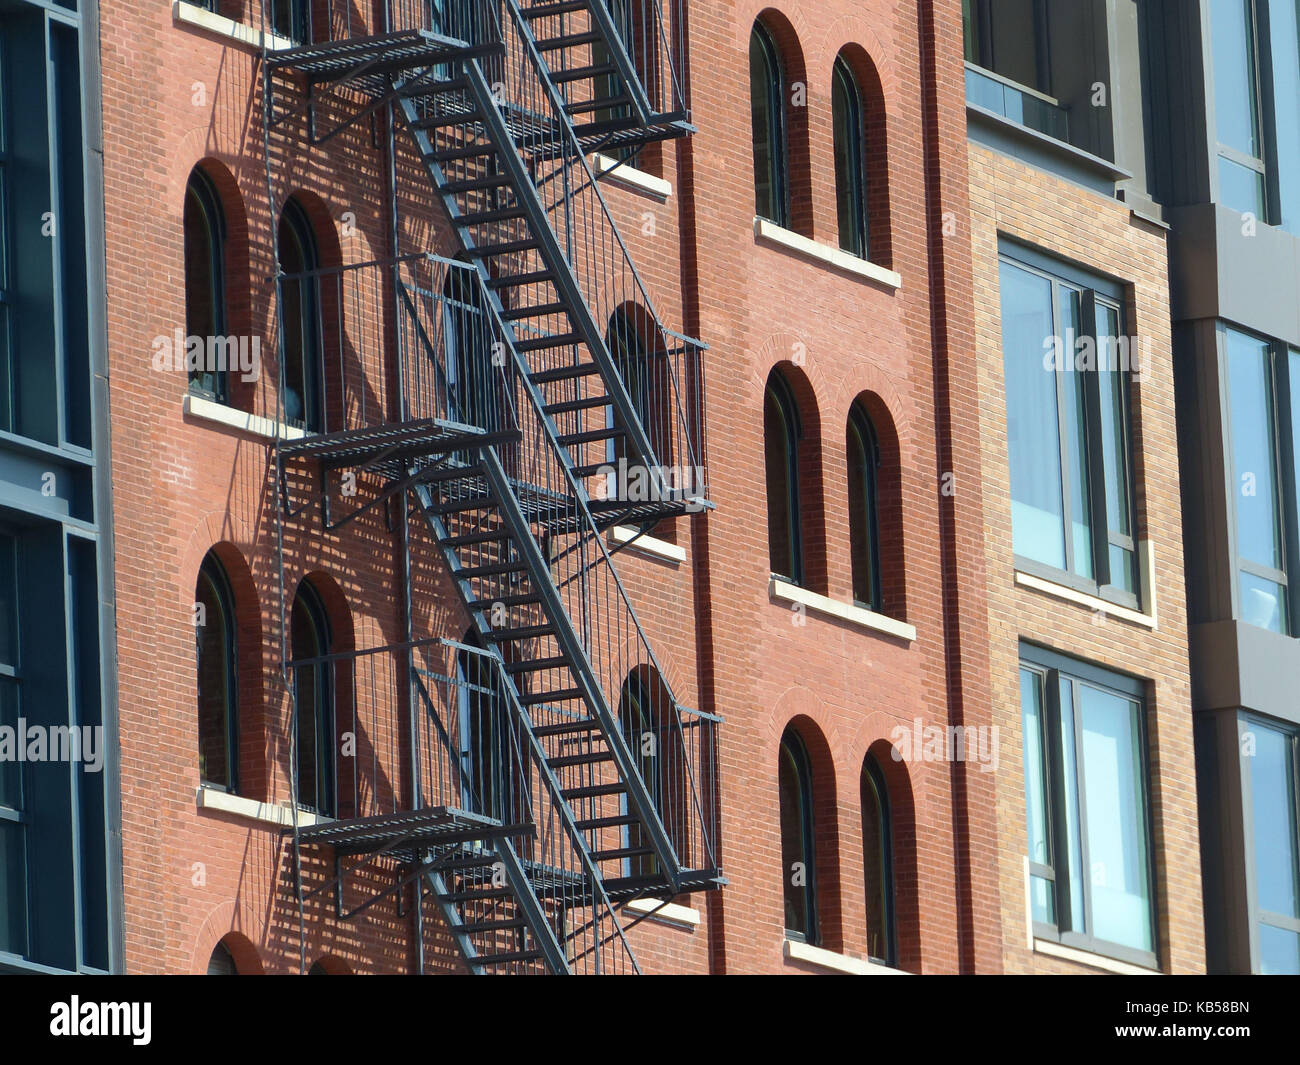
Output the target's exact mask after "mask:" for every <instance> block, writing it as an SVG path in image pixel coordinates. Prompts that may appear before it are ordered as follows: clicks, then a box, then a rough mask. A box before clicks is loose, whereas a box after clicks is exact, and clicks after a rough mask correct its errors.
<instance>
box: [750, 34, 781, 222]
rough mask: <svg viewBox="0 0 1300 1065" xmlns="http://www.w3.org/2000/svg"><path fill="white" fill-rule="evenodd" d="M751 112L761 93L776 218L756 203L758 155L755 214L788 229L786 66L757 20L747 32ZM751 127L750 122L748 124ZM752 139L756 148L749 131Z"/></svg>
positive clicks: (756, 182)
mask: <svg viewBox="0 0 1300 1065" xmlns="http://www.w3.org/2000/svg"><path fill="white" fill-rule="evenodd" d="M755 44H757V46H758V48H759V50H760V51H761V53H762V61H763V64H764V69H765V74H764V78H763V84H762V85H761V86H759V85H756V84H755V78H754V69H753V66H754V64H753V52H754V46H755ZM749 51H750V76H749V92H750V110H751V115H752V112H753V111H754V109H755V105H756V103H757V102H758V101H757V98H756V95H755V94H756V93H757V92H758V91H760V90H761V91H762V93H763V98H764V101H765V106H766V109H767V115H766V122H767V143H768V165H767V171H768V172H767V175H766V178H767V181H768V182H769V184H770V188H771V200H772V204H773V206H774V207H775V210H774V211H772V212H771V214H775V215H778V216H779V217H776V218H771V217H769V216H768V214H765V213H764V212H763V211H762V210H761V207H762V205H761V204H760V203H759V202H758V195H759V187H758V179H759V159H758V155H757V153H755V156H754V213H755V214H756V215H758V216H759V217H760V218H763V219H766V220H767V221H769V222H772V223H774V224H775V225H778V226H781V227H782V228H783V229H789V228H790V169H789V168H790V145H789V140H788V136H787V128H786V118H785V86H786V74H785V64H784V63H782V62H781V51H780V49H779V48H778V47H777V45H776V41H775V39H774V38H773V37H772V32H771V30H769V29H768V28H767V27H766V26H765V25H763V23H762V21H761V20H760V21H756V22H755V23H754V26H753V29H751V30H750V44H749ZM751 126H752V121H751ZM751 133H753V134H754V135H755V136H754V143H755V145H757V143H758V138H757V131H756V130H755V129H753V128H751Z"/></svg>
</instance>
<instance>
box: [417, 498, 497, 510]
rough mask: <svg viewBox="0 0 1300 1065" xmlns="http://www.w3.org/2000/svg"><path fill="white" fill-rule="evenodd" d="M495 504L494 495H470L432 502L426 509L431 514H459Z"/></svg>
mask: <svg viewBox="0 0 1300 1065" xmlns="http://www.w3.org/2000/svg"><path fill="white" fill-rule="evenodd" d="M495 504H496V500H495V499H494V498H493V497H492V496H470V497H468V498H466V499H453V500H451V501H450V502H448V503H430V504H429V505H428V506H427V507H425V508H424V509H425V512H426V513H429V514H459V513H461V512H462V511H465V510H483V509H484V508H486V507H490V506H494V505H495Z"/></svg>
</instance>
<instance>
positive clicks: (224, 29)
mask: <svg viewBox="0 0 1300 1065" xmlns="http://www.w3.org/2000/svg"><path fill="white" fill-rule="evenodd" d="M172 21H173V22H179V23H180V24H181V25H184V26H192V27H194V28H195V29H196V30H203V31H204V32H205V33H210V34H212V35H213V36H215V37H224V38H225V39H226V40H228V41H232V42H233V43H235V44H239V45H243V46H244V47H246V48H256V49H257V50H258V51H261V50H262V48H263V47H265V48H266V49H267V50H268V51H272V52H281V51H284V50H285V49H286V48H294V47H296V45H295V43H294V42H293V41H291V40H290V39H289V38H288V37H281V36H279V35H278V34H275V33H263V32H262V31H261V30H255V29H253V27H252V26H245V25H244V24H243V23H242V22H236V21H235V20H234V19H232V18H227V17H226V16H225V15H218V14H215V13H214V12H211V11H208V10H207V9H205V8H202V7H199V6H198V5H197V4H187V3H186V2H185V0H175V3H173V4H172Z"/></svg>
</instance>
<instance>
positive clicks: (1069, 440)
mask: <svg viewBox="0 0 1300 1065" xmlns="http://www.w3.org/2000/svg"><path fill="white" fill-rule="evenodd" d="M1058 292H1059V293H1060V319H1059V321H1060V328H1061V336H1062V338H1063V339H1064V342H1065V350H1066V351H1067V352H1073V351H1074V350H1075V339H1076V338H1077V337H1078V336H1079V335H1080V334H1081V333H1082V332H1083V313H1082V308H1081V306H1080V304H1081V300H1082V294H1081V293H1080V292H1079V291H1078V290H1077V289H1072V288H1067V287H1066V286H1064V285H1061V286H1059V288H1058ZM1069 365H1071V366H1072V365H1073V358H1071V360H1070V363H1069ZM1061 380H1062V383H1063V384H1064V386H1065V446H1066V448H1067V452H1068V458H1067V462H1066V466H1067V467H1068V471H1069V477H1070V539H1071V546H1072V547H1073V550H1074V572H1075V573H1077V574H1079V575H1080V576H1081V577H1092V576H1093V573H1094V569H1093V558H1092V526H1091V524H1090V522H1089V515H1090V514H1091V508H1092V490H1091V486H1090V484H1089V479H1088V431H1087V425H1088V414H1087V407H1086V404H1085V392H1086V389H1085V384H1086V377H1085V376H1084V374H1082V373H1080V372H1078V371H1077V370H1075V371H1072V372H1071V371H1067V372H1065V373H1063V374H1061Z"/></svg>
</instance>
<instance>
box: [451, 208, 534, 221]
mask: <svg viewBox="0 0 1300 1065" xmlns="http://www.w3.org/2000/svg"><path fill="white" fill-rule="evenodd" d="M523 217H524V209H523V208H522V207H502V208H500V209H499V210H496V211H470V212H469V213H468V214H462V215H457V217H456V224H457V225H458V226H484V225H487V224H488V223H490V222H508V221H510V220H511V219H512V218H523Z"/></svg>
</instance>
